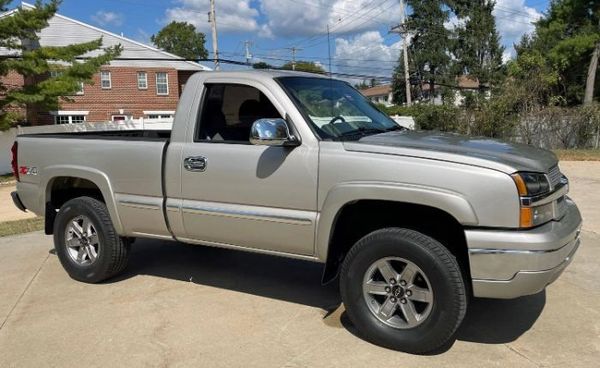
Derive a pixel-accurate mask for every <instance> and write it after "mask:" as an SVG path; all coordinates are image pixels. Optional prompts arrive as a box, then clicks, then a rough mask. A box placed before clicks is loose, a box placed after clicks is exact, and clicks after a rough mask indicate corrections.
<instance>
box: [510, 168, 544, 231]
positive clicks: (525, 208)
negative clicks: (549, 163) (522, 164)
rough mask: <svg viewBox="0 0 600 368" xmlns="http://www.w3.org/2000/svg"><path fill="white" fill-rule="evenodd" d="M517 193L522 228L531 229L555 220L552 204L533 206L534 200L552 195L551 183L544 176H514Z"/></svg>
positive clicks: (534, 174)
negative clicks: (545, 195)
mask: <svg viewBox="0 0 600 368" xmlns="http://www.w3.org/2000/svg"><path fill="white" fill-rule="evenodd" d="M512 178H513V180H514V181H515V184H516V185H517V191H518V192H519V202H520V205H521V210H520V213H519V216H520V219H519V224H520V227H521V228H530V227H534V226H537V225H541V224H544V223H546V222H548V221H550V220H551V219H552V218H553V215H554V210H553V205H552V203H549V204H545V205H540V206H532V198H533V197H538V196H541V195H544V194H548V193H550V182H549V181H548V178H547V177H546V175H544V174H540V173H530V172H522V173H516V174H513V175H512Z"/></svg>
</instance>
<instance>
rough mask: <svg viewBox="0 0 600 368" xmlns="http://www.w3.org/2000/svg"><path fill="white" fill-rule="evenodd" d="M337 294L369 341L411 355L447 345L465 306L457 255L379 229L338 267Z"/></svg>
mask: <svg viewBox="0 0 600 368" xmlns="http://www.w3.org/2000/svg"><path fill="white" fill-rule="evenodd" d="M340 292H341V295H342V300H343V302H344V305H345V308H346V311H347V313H348V316H349V318H350V320H351V321H352V322H353V323H354V325H355V326H356V327H357V329H358V331H359V333H361V334H362V335H363V336H364V337H365V338H366V339H367V340H369V341H371V342H373V343H375V344H377V345H381V346H384V347H387V348H391V349H395V350H401V351H405V352H408V353H414V354H423V353H427V352H431V351H434V350H436V349H439V348H441V347H442V346H443V345H445V344H446V343H448V342H449V340H450V339H451V338H452V336H453V334H454V333H455V332H456V329H457V328H458V326H459V325H460V323H461V322H462V320H463V318H464V316H465V312H466V308H467V296H466V289H465V284H464V281H463V278H462V274H461V271H460V267H459V265H458V263H457V262H456V259H455V257H454V256H453V255H452V254H451V253H450V252H449V251H448V249H446V248H445V247H444V246H443V245H442V244H440V243H439V242H437V241H436V240H434V239H432V238H430V237H428V236H426V235H424V234H421V233H419V232H416V231H413V230H408V229H400V228H388V229H382V230H377V231H374V232H372V233H370V234H368V235H366V236H365V237H363V238H362V239H361V240H359V241H358V242H357V243H356V244H355V245H354V246H353V247H352V248H351V250H350V252H349V253H348V255H347V256H346V259H345V260H344V263H343V265H342V272H341V279H340Z"/></svg>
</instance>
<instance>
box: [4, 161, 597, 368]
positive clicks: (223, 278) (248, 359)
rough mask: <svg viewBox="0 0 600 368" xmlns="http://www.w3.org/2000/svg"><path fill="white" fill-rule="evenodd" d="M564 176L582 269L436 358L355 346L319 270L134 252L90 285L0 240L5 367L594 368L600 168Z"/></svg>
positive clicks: (20, 244) (484, 304) (485, 318)
mask: <svg viewBox="0 0 600 368" xmlns="http://www.w3.org/2000/svg"><path fill="white" fill-rule="evenodd" d="M561 166H562V167H563V170H564V171H565V172H566V173H567V174H568V175H569V176H570V178H571V181H572V186H573V189H572V194H573V197H574V198H575V200H576V201H577V202H578V204H579V205H580V207H581V208H582V212H583V215H584V219H585V221H586V223H585V226H584V231H583V245H582V246H581V248H580V251H579V252H578V254H577V256H576V257H575V260H574V261H573V263H572V264H571V266H570V267H569V268H568V269H567V270H566V272H565V273H564V274H563V276H562V277H561V278H560V279H559V280H558V281H557V282H556V283H555V284H553V285H551V286H550V287H549V288H548V289H547V290H546V291H545V292H542V293H540V294H537V295H533V296H529V297H523V298H520V299H516V300H510V301H501V300H483V299H482V300H475V301H474V302H473V303H472V304H471V305H470V306H469V310H468V312H467V318H466V320H465V321H464V323H463V325H462V327H461V329H460V330H459V332H458V333H457V336H456V341H455V342H454V343H453V344H452V345H451V346H449V347H447V349H445V350H444V351H442V352H439V353H438V354H436V355H431V356H413V355H407V354H403V353H398V352H394V351H390V350H386V349H382V348H379V347H376V346H373V345H371V344H369V343H367V342H364V341H363V340H361V339H359V338H358V337H356V336H355V331H354V329H353V327H352V325H351V323H350V322H349V321H348V319H347V318H346V316H345V314H344V311H343V307H339V302H340V301H339V295H338V294H337V292H336V291H335V289H334V288H333V287H331V286H330V287H322V286H320V284H319V279H320V276H321V275H320V273H321V269H320V266H319V265H316V264H312V263H308V262H302V261H296V260H288V259H280V258H274V257H269V256H263V255H258V254H243V253H240V252H235V251H230V250H223V249H215V248H205V247H195V246H187V245H183V244H175V243H168V242H160V241H138V242H137V243H136V244H135V247H134V252H133V254H132V258H131V262H130V264H129V267H128V269H127V272H126V273H125V275H123V276H122V277H120V278H119V279H116V280H111V282H109V283H105V284H101V285H87V284H82V283H78V282H75V281H72V280H71V279H69V278H68V276H67V275H66V274H65V273H64V271H63V270H62V268H61V266H60V263H59V261H58V259H57V257H56V256H55V255H53V254H52V253H51V249H52V239H51V237H46V236H44V235H42V234H40V233H32V234H27V235H22V236H18V237H11V238H0V367H12V366H26V367H37V366H60V367H71V366H73V367H75V366H76V367H81V366H84V367H85V366H102V367H113V366H124V365H127V366H152V367H154V366H156V367H164V366H169V367H170V366H196V367H197V366H200V367H365V366H379V367H381V366H398V367H428V366H444V367H463V366H464V367H482V366H499V367H504V366H511V367H542V366H543V367H553V366H562V367H592V366H598V361H600V307H599V305H600V264H599V262H598V259H600V235H599V234H598V233H599V232H600V231H599V230H600V214H599V213H598V211H599V210H598V209H597V207H598V206H599V205H600V197H598V196H600V163H575V164H571V163H565V164H562V165H561ZM592 201H593V202H592Z"/></svg>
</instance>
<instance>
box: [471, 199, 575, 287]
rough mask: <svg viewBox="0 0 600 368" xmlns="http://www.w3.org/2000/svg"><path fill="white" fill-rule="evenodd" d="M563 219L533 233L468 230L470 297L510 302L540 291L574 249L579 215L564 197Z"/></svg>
mask: <svg viewBox="0 0 600 368" xmlns="http://www.w3.org/2000/svg"><path fill="white" fill-rule="evenodd" d="M566 207H567V208H566V211H565V215H564V216H563V217H562V218H561V219H560V221H552V222H549V223H547V224H545V225H542V226H540V227H537V228H535V229H532V230H524V231H514V230H513V231H511V230H467V231H465V235H466V238H467V244H468V246H469V262H470V264H471V278H472V281H473V294H474V296H476V297H482V298H500V299H511V298H517V297H519V296H523V295H531V294H535V293H538V292H540V291H542V290H543V289H544V288H545V287H546V286H547V285H548V284H550V283H552V282H554V281H555V280H556V279H557V278H558V277H559V276H560V274H561V273H562V272H563V271H564V269H565V268H566V267H567V266H568V265H569V263H570V262H571V260H572V259H573V256H574V255H575V252H576V251H577V248H578V247H579V243H580V239H579V233H580V230H581V214H580V213H579V210H578V209H577V206H576V205H575V203H573V201H571V200H570V199H568V198H567V199H566Z"/></svg>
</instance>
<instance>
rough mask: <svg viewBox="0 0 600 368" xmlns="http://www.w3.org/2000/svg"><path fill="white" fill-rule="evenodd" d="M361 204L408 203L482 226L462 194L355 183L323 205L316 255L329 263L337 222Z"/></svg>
mask: <svg viewBox="0 0 600 368" xmlns="http://www.w3.org/2000/svg"><path fill="white" fill-rule="evenodd" d="M360 200H379V201H391V202H404V203H412V204H420V205H424V206H429V207H434V208H437V209H440V210H442V211H445V212H447V213H449V214H450V215H452V216H453V217H454V218H455V219H456V220H457V221H458V222H459V223H461V224H463V225H468V226H474V225H477V224H478V222H479V221H478V219H477V215H476V214H475V211H474V209H473V207H472V206H471V204H470V203H469V202H468V201H467V199H466V198H465V197H464V196H463V195H462V194H460V193H457V192H453V191H449V190H446V189H441V188H437V187H429V186H420V185H414V184H402V183H388V182H351V183H342V184H339V185H336V186H334V187H333V188H332V189H331V190H330V191H329V193H327V197H326V198H325V201H324V202H323V206H322V209H323V210H322V211H321V212H320V214H319V219H318V226H317V239H316V245H315V247H316V249H315V254H316V255H317V258H318V259H319V260H320V261H323V262H325V261H326V260H327V253H328V250H329V242H330V239H331V236H332V234H333V229H334V226H335V221H336V219H337V216H338V214H339V213H341V210H342V208H343V207H344V206H345V205H347V204H351V203H353V202H356V201H360Z"/></svg>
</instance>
